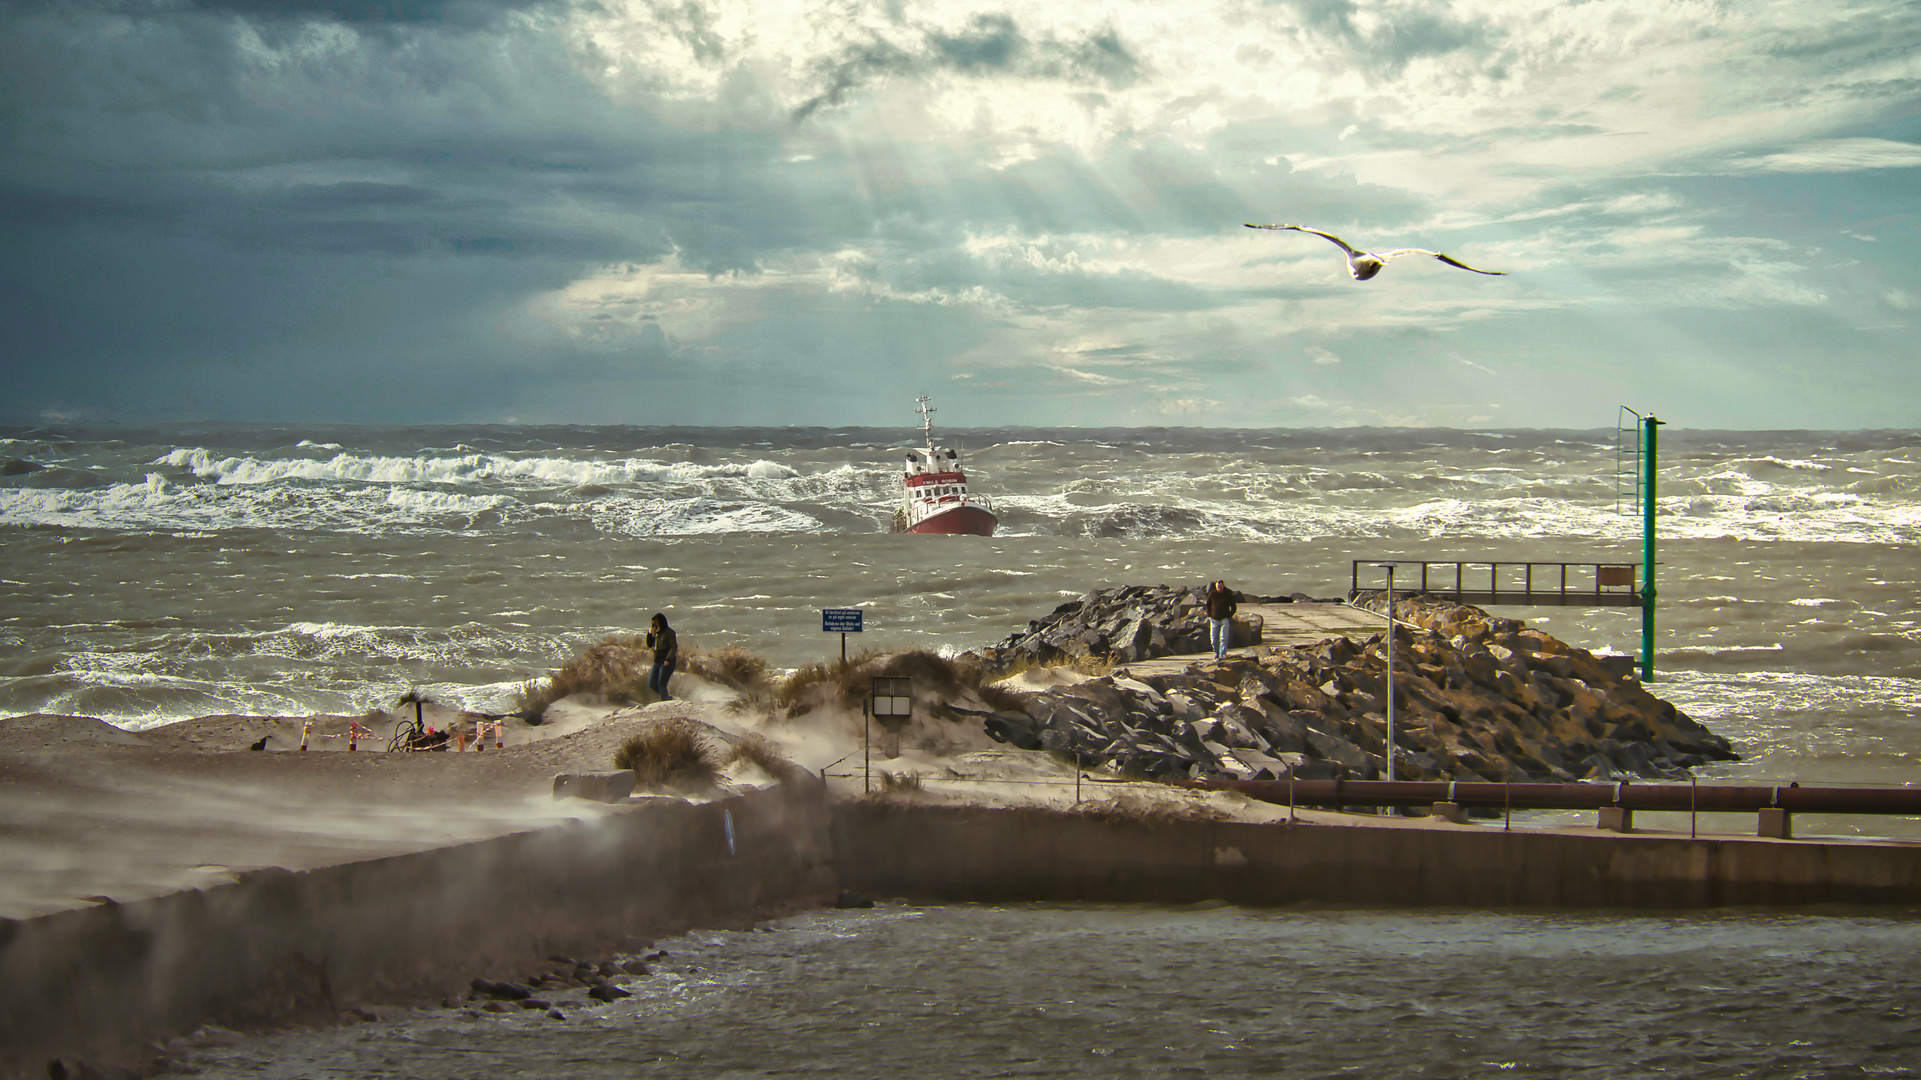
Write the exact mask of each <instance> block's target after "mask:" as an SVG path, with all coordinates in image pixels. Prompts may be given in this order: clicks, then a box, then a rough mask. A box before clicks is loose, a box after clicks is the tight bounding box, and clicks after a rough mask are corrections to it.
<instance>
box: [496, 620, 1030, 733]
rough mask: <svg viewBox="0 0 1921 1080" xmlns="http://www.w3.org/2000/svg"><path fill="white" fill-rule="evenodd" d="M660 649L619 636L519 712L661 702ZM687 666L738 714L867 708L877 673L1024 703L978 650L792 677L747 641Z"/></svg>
mask: <svg viewBox="0 0 1921 1080" xmlns="http://www.w3.org/2000/svg"><path fill="white" fill-rule="evenodd" d="M653 662H654V657H653V652H652V651H651V650H649V649H648V648H647V646H646V644H645V641H644V639H642V638H640V637H638V636H635V635H620V634H616V635H613V636H611V637H608V638H606V639H604V640H602V641H600V642H599V643H597V644H595V645H592V646H590V647H588V648H587V649H586V650H584V651H583V652H581V653H580V655H578V656H576V657H574V658H573V659H572V660H569V661H567V662H566V663H565V664H562V665H561V666H559V667H557V668H555V669H554V670H553V671H551V672H549V673H548V674H547V675H546V676H545V677H544V678H539V679H531V680H528V681H527V682H526V683H524V684H522V686H521V688H520V692H519V694H518V695H517V697H516V699H515V701H514V711H515V712H516V713H518V714H520V715H523V716H539V715H540V714H541V713H543V712H545V711H546V709H547V707H548V706H549V705H552V704H553V703H554V702H556V701H559V700H561V699H562V698H565V697H569V696H571V695H574V694H588V695H594V696H598V697H600V698H601V699H602V700H604V701H607V702H608V703H610V704H614V705H629V704H645V703H648V702H651V701H654V700H655V697H654V694H653V692H652V691H650V690H648V689H647V673H648V670H649V669H650V668H651V667H652V666H653ZM680 670H682V671H685V672H687V673H688V674H692V675H697V676H699V677H701V678H702V679H705V680H707V681H708V682H711V683H715V684H717V685H720V686H725V687H727V688H729V689H731V690H734V691H735V692H736V693H738V694H739V698H738V699H737V700H735V701H734V702H733V704H732V706H731V708H732V709H733V710H734V711H735V712H737V713H763V714H766V715H768V716H773V717H778V718H782V719H791V718H793V717H797V716H802V715H805V714H807V713H810V712H813V711H815V710H816V709H828V710H836V711H841V712H846V713H859V712H860V711H861V708H862V702H863V701H865V699H866V698H867V697H868V695H869V694H871V693H872V692H873V680H874V678H875V677H876V676H896V677H906V678H909V679H912V680H913V682H914V690H915V694H916V696H918V697H921V698H922V699H923V700H927V699H933V700H934V701H937V702H938V701H950V702H951V701H953V700H954V699H956V698H961V697H965V696H969V695H971V696H973V697H974V698H976V699H978V700H979V701H980V702H982V703H984V704H985V705H987V707H988V708H990V709H1018V708H1019V707H1020V701H1021V699H1020V697H1019V695H1017V694H1015V693H1013V692H1012V691H1009V690H1005V689H1003V688H1001V687H997V686H995V685H993V683H992V682H990V681H989V680H991V679H996V678H1000V677H1002V676H1003V675H1005V674H1006V673H1005V672H999V671H988V670H986V669H984V668H983V667H982V666H981V664H980V661H979V659H978V658H976V657H975V656H973V655H971V654H963V655H961V656H958V657H945V656H941V655H940V654H938V653H934V652H930V651H928V650H926V649H911V650H908V651H905V652H872V651H869V652H862V653H859V654H856V655H854V656H852V657H849V658H848V659H846V660H839V659H835V660H829V661H824V662H822V663H816V664H807V665H804V666H802V667H800V668H797V669H795V670H793V671H791V672H788V673H787V674H786V675H784V676H780V677H775V676H772V675H770V673H769V668H768V664H767V661H766V659H764V658H763V657H760V656H758V655H756V654H754V653H751V652H748V651H747V650H746V649H743V648H740V647H739V646H728V647H725V648H721V649H713V650H697V649H684V650H683V651H682V658H681V668H680ZM937 711H938V710H937Z"/></svg>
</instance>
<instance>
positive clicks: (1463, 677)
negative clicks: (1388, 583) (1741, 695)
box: [986, 589, 1736, 782]
mask: <svg viewBox="0 0 1921 1080" xmlns="http://www.w3.org/2000/svg"><path fill="white" fill-rule="evenodd" d="M1376 603H1377V604H1378V600H1377V601H1376ZM1156 613H1159V614H1156ZM1163 617H1164V618H1170V619H1172V620H1174V621H1173V622H1172V623H1171V624H1170V625H1168V626H1166V627H1161V626H1155V627H1153V628H1152V629H1151V630H1149V629H1145V627H1147V625H1148V621H1149V620H1150V619H1153V618H1163ZM1395 617H1396V618H1397V619H1398V620H1400V622H1399V625H1397V627H1396V631H1395V632H1396V634H1397V638H1396V642H1395V646H1396V656H1395V670H1394V694H1395V709H1396V713H1397V721H1398V722H1397V729H1396V732H1395V743H1396V746H1397V748H1398V749H1397V754H1396V772H1397V773H1398V775H1400V776H1401V777H1402V778H1403V779H1415V780H1422V779H1454V780H1537V779H1538V780H1553V781H1563V782H1565V781H1573V780H1612V779H1618V778H1623V777H1652V778H1661V779H1676V778H1680V777H1683V776H1685V775H1686V770H1687V769H1689V768H1691V767H1693V766H1695V765H1699V764H1702V763H1704V762H1707V761H1712V760H1725V759H1730V758H1734V757H1735V756H1736V755H1735V753H1734V751H1733V749H1732V748H1731V747H1730V746H1729V744H1728V742H1727V740H1726V739H1723V738H1721V737H1720V736H1718V735H1715V734H1714V733H1713V732H1711V731H1709V730H1708V729H1707V728H1705V727H1703V726H1702V725H1701V724H1699V723H1697V722H1695V721H1694V720H1693V719H1691V718H1689V717H1688V716H1687V715H1686V714H1684V713H1682V712H1680V711H1679V710H1678V709H1676V708H1675V707H1674V706H1673V705H1672V704H1670V703H1668V702H1665V701H1662V700H1660V699H1659V698H1656V697H1655V696H1653V695H1652V694H1650V693H1648V692H1647V691H1646V690H1645V689H1644V688H1643V687H1642V686H1641V684H1640V683H1639V682H1638V681H1636V680H1634V679H1632V678H1630V677H1627V676H1626V675H1625V674H1624V673H1622V671H1621V670H1619V668H1618V666H1617V665H1615V664H1612V663H1611V662H1609V661H1608V660H1605V659H1603V658H1600V657H1596V656H1595V655H1594V654H1593V653H1591V652H1589V651H1587V650H1585V649H1579V648H1575V647H1573V646H1570V645H1568V644H1566V643H1564V642H1562V641H1560V640H1558V639H1556V638H1554V637H1553V636H1551V635H1549V634H1546V633H1543V632H1541V631H1539V630H1532V629H1528V628H1526V627H1525V625H1524V624H1522V623H1520V622H1518V621H1516V620H1513V619H1503V618H1498V617H1495V616H1492V615H1489V614H1488V613H1487V612H1485V611H1483V610H1481V609H1479V608H1476V607H1471V606H1465V605H1457V604H1452V603H1446V602H1437V601H1434V600H1431V599H1427V598H1422V597H1415V598H1410V599H1402V600H1398V601H1397V602H1396V604H1395ZM1201 618H1202V616H1200V615H1199V613H1198V594H1196V593H1195V592H1194V590H1178V589H1162V590H1158V591H1157V590H1140V589H1129V590H1114V591H1112V592H1106V593H1094V594H1090V595H1089V597H1088V598H1086V599H1085V600H1083V601H1077V602H1075V603H1074V604H1070V605H1063V607H1062V608H1061V609H1059V610H1057V611H1056V612H1055V613H1054V615H1053V616H1052V617H1051V621H1049V622H1047V623H1044V624H1043V623H1036V624H1035V626H1034V628H1033V629H1031V630H1030V631H1029V633H1028V634H1027V635H1025V636H1019V635H1017V637H1018V638H1019V640H1017V641H1013V642H1012V643H1010V644H1004V645H1003V646H998V647H996V650H994V651H992V652H991V653H990V654H991V655H994V656H1001V655H1003V654H1004V653H1005V651H1006V650H1008V649H1014V650H1025V651H1027V652H1030V653H1032V654H1034V655H1046V654H1048V653H1049V652H1050V651H1053V652H1059V653H1063V654H1065V653H1071V652H1073V651H1075V650H1081V651H1082V652H1083V653H1084V654H1089V655H1103V656H1108V657H1112V658H1127V659H1148V658H1152V657H1153V656H1157V655H1165V653H1163V652H1160V651H1158V650H1162V649H1175V648H1179V647H1181V646H1185V645H1191V644H1192V643H1193V642H1194V641H1195V640H1202V641H1204V640H1205V629H1204V627H1202V626H1201V625H1200V623H1199V620H1200V619H1201ZM1256 629H1257V628H1246V631H1249V632H1251V631H1253V630H1256ZM1102 649H1105V650H1106V652H1104V653H1103V652H1100V651H1099V650H1102ZM1386 675H1387V663H1386V638H1385V635H1375V636H1374V637H1373V638H1371V639H1369V640H1367V641H1365V642H1363V643H1359V644H1357V643H1355V642H1353V641H1350V640H1348V639H1347V638H1344V637H1335V638H1331V639H1329V640H1327V641H1323V642H1319V643H1317V644H1314V645H1308V646H1300V647H1295V648H1289V649H1255V650H1253V651H1252V652H1251V653H1249V652H1243V653H1242V654H1239V655H1236V656H1234V657H1232V658H1230V659H1228V660H1226V661H1221V662H1214V661H1212V660H1211V658H1210V659H1209V660H1208V661H1207V662H1205V663H1200V664H1195V665H1191V666H1190V667H1189V668H1188V670H1186V671H1184V672H1180V673H1175V674H1162V675H1152V674H1150V675H1143V676H1141V677H1140V678H1129V677H1126V676H1125V675H1116V676H1107V677H1102V678H1097V679H1091V680H1088V681H1086V682H1081V683H1077V684H1075V685H1072V686H1065V687H1056V688H1052V689H1049V690H1046V691H1043V692H1039V693H1035V694H1032V695H1029V696H1028V697H1027V698H1026V699H1025V700H1024V707H1023V709H1022V710H1020V711H1012V710H1006V711H1002V712H1000V713H997V714H996V715H994V716H993V717H990V718H988V720H987V721H986V722H987V725H988V730H989V733H990V734H991V735H993V736H994V737H995V738H997V739H1000V740H1001V741H1003V742H1007V743H1010V744H1012V745H1015V746H1019V747H1022V748H1024V749H1031V750H1041V749H1045V750H1051V751H1054V752H1056V753H1059V754H1062V755H1065V756H1068V757H1071V758H1073V759H1075V760H1077V761H1079V762H1080V763H1081V764H1083V765H1087V766H1094V767H1099V766H1103V765H1111V766H1114V767H1115V768H1118V769H1120V770H1122V771H1123V772H1128V773H1132V774H1137V775H1142V776H1147V777H1154V778H1167V777H1186V778H1194V779H1198V778H1205V777H1213V776H1225V777H1235V778H1244V779H1257V778H1279V777H1281V776H1283V775H1286V772H1287V770H1288V769H1289V767H1292V768H1293V771H1294V774H1295V775H1296V776H1298V777H1302V778H1309V779H1338V778H1350V779H1368V778H1373V777H1377V776H1380V775H1383V774H1384V772H1385V768H1384V766H1385V760H1386V758H1385V755H1386V750H1387V730H1386V723H1385V720H1386V717H1385V712H1386V709H1385V705H1386V694H1387V678H1386Z"/></svg>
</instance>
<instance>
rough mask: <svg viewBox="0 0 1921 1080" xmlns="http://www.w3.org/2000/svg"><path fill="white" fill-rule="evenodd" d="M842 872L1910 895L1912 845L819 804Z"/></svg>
mask: <svg viewBox="0 0 1921 1080" xmlns="http://www.w3.org/2000/svg"><path fill="white" fill-rule="evenodd" d="M834 858H835V867H836V869H837V870H838V872H839V875H840V879H841V883H842V885H844V886H846V887H847V888H850V889H855V890H858V891H861V892H865V893H869V894H871V895H875V896H904V897H911V898H916V899H927V900H974V901H1017V900H1051V901H1070V900H1088V901H1146V902H1161V903H1188V902H1192V901H1197V900H1209V899H1219V900H1227V901H1230V902H1233V903H1237V904H1248V905H1266V904H1293V903H1354V904H1383V905H1409V906H1462V907H1468V906H1472V907H1517V906H1519V907H1620V908H1637V907H1638V908H1690V907H1708V906H1718V905H1803V904H1914V903H1921V845H1905V844H1867V843H1846V844H1841V843H1822V842H1819V841H1806V840H1794V841H1780V840H1759V839H1733V838H1725V839H1704V840H1698V841H1695V840H1688V839H1686V838H1685V837H1682V838H1674V837H1665V836H1646V835H1625V836H1623V835H1618V834H1614V833H1602V832H1598V831H1597V832H1595V833H1592V834H1565V833H1542V832H1536V831H1532V830H1529V831H1523V832H1512V833H1503V832H1502V831H1501V829H1500V827H1499V826H1494V827H1489V826H1468V827H1462V828H1392V827H1376V828H1369V827H1366V826H1355V827H1345V826H1343V827H1333V826H1312V825H1297V826H1294V827H1291V828H1290V827H1288V826H1284V825H1250V824H1243V823H1235V822H1210V821H1183V822H1172V823H1155V824H1152V825H1146V824H1139V823H1129V822H1125V821H1102V820H1099V819H1097V818H1091V817H1086V816H1080V815H1074V814H1065V813H1054V812H1048V811H1038V810H1034V811H1024V810H1022V811H1017V810H999V811H993V810H969V809H956V808H940V807H911V806H899V805H887V804H875V803H864V804H847V805H842V806H837V807H836V808H835V809H834Z"/></svg>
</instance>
